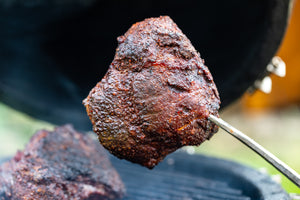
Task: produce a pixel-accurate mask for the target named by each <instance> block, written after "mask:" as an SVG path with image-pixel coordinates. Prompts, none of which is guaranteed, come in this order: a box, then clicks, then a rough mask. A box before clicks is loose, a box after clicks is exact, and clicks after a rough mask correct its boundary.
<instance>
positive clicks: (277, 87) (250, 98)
mask: <svg viewBox="0 0 300 200" xmlns="http://www.w3.org/2000/svg"><path fill="white" fill-rule="evenodd" d="M277 55H278V56H279V57H281V58H282V60H283V61H284V62H285V63H286V68H287V69H286V77H284V78H280V77H277V76H275V75H272V76H271V78H272V83H273V85H272V92H271V93H270V94H264V93H262V92H259V91H257V92H255V93H254V94H253V95H249V94H245V95H244V96H243V98H242V104H243V107H245V108H246V109H247V108H251V109H253V108H255V109H261V110H263V109H266V108H283V107H286V106H289V105H295V104H296V105H299V104H300V1H299V0H298V1H296V2H295V4H294V8H293V12H292V16H291V20H290V24H289V26H288V29H287V32H286V35H285V37H284V39H283V43H282V45H281V47H280V49H279V51H278V53H277Z"/></svg>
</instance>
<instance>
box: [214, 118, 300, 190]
mask: <svg viewBox="0 0 300 200" xmlns="http://www.w3.org/2000/svg"><path fill="white" fill-rule="evenodd" d="M208 119H209V120H210V121H211V122H213V123H215V124H216V125H218V126H219V127H221V128H222V129H223V130H225V131H226V132H228V133H229V134H230V135H232V136H233V137H235V138H237V139H238V140H240V141H241V142H242V143H244V144H245V145H246V146H248V147H250V148H251V149H252V150H254V151H255V152H256V153H258V154H259V155H260V156H261V157H262V158H264V159H265V160H266V161H267V162H269V163H270V164H271V165H273V166H274V167H275V168H276V169H278V170H279V171H280V172H281V173H282V174H283V175H285V176H286V177H287V178H288V179H290V180H291V181H292V182H293V183H295V184H296V185H297V186H298V187H299V188H300V175H299V174H298V173H297V172H296V171H295V170H293V169H292V168H290V167H289V166H288V165H286V164H285V163H284V162H282V161H281V160H279V159H278V158H277V157H276V156H274V155H273V154H272V153H270V152H269V151H268V150H266V149H265V148H264V147H262V146H261V145H259V144H258V143H256V142H255V141H254V140H252V139H251V138H250V137H248V136H247V135H245V134H244V133H242V132H241V131H239V130H237V129H236V128H234V127H233V126H231V125H230V124H228V123H227V122H225V121H224V120H222V119H221V118H218V117H216V116H213V115H210V116H209V117H208Z"/></svg>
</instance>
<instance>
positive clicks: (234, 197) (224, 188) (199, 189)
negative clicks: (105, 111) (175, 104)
mask: <svg viewBox="0 0 300 200" xmlns="http://www.w3.org/2000/svg"><path fill="white" fill-rule="evenodd" d="M111 160H112V163H113V165H114V166H115V167H116V169H117V171H118V172H119V174H120V175H121V177H122V180H123V181H124V183H125V185H126V188H127V196H126V197H125V198H124V199H123V200H144V199H145V200H146V199H147V200H225V199H227V200H267V199H268V200H271V199H272V200H290V197H289V195H288V194H287V193H286V192H285V191H284V190H283V189H282V188H281V186H280V185H279V184H277V183H275V182H274V181H272V180H271V178H270V176H268V175H266V174H263V173H261V172H259V171H256V170H254V169H252V168H249V167H247V166H244V165H241V164H238V163H235V162H232V161H227V160H223V159H217V158H212V157H207V156H203V155H188V154H187V153H185V152H176V153H173V154H171V155H169V156H168V157H167V158H166V159H165V160H164V161H163V162H162V163H161V164H159V165H158V166H157V167H155V168H154V169H152V170H149V169H147V168H144V167H141V166H139V165H136V164H132V163H129V162H127V161H124V160H123V161H122V160H119V159H117V158H114V157H112V158H111Z"/></svg>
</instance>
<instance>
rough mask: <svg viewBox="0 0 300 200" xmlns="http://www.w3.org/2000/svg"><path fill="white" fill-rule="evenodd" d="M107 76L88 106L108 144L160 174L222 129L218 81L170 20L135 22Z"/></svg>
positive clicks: (121, 40)
mask: <svg viewBox="0 0 300 200" xmlns="http://www.w3.org/2000/svg"><path fill="white" fill-rule="evenodd" d="M117 40H118V47H117V49H116V54H115V57H114V60H113V61H112V63H111V65H110V67H109V69H108V71H107V73H106V75H105V76H104V77H103V79H102V80H101V81H100V82H99V83H98V84H97V85H96V86H95V87H94V88H93V89H92V90H91V91H90V93H89V95H88V97H87V98H86V99H85V100H84V105H85V106H86V110H87V113H88V115H89V117H90V119H91V122H92V124H93V130H94V132H96V133H97V134H98V138H99V141H100V142H101V144H102V145H103V146H104V147H105V148H106V149H108V150H109V151H110V152H111V153H112V154H114V155H115V156H117V157H119V158H121V159H127V160H129V161H132V162H135V163H139V164H141V165H143V166H146V167H148V168H153V167H154V166H155V165H156V164H157V163H158V162H160V161H161V160H162V159H163V158H164V157H165V156H166V155H168V154H169V153H171V152H174V151H175V150H177V149H178V148H180V147H182V146H185V145H200V144H201V143H202V142H203V141H205V140H206V139H209V138H210V137H211V136H212V135H213V134H214V133H215V132H216V131H217V129H218V127H217V126H216V125H215V124H213V123H211V122H210V121H208V119H207V117H208V116H209V115H210V114H212V115H215V116H218V110H219V105H220V98H219V94H218V91H217V88H216V86H215V84H214V82H213V78H212V75H211V74H210V72H209V70H208V68H207V67H206V66H205V65H204V61H203V60H202V59H201V58H200V54H199V53H198V52H197V51H196V50H195V48H194V47H193V46H192V44H191V42H190V41H189V39H188V38H187V37H186V36H185V35H184V34H183V33H182V31H181V30H180V29H179V28H178V27H177V25H176V24H175V23H174V22H173V21H172V19H171V18H170V17H168V16H163V17H158V18H149V19H145V20H144V21H142V22H138V23H136V24H134V25H133V26H132V27H131V28H130V29H129V30H128V31H127V32H126V33H125V35H124V36H120V37H118V39H117Z"/></svg>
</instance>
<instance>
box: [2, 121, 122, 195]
mask: <svg viewBox="0 0 300 200" xmlns="http://www.w3.org/2000/svg"><path fill="white" fill-rule="evenodd" d="M124 191H125V188H124V185H123V183H122V181H121V179H120V177H119V175H118V173H117V172H116V170H115V169H114V168H113V167H112V165H111V163H110V161H109V160H108V158H107V155H106V153H105V150H104V148H103V147H101V146H100V145H99V144H97V142H96V141H94V140H93V139H91V138H90V137H89V136H88V135H83V134H81V133H79V132H77V131H75V130H74V129H73V128H72V127H71V126H62V127H58V128H56V129H55V130H54V131H51V132H49V131H46V130H41V131H38V132H37V133H36V134H35V135H34V136H33V137H32V138H31V140H30V142H29V143H28V144H27V145H26V148H25V150H24V151H19V152H18V153H17V154H16V155H15V157H14V158H13V159H11V160H10V161H8V162H6V163H4V164H2V165H1V166H0V200H8V199H43V200H47V199H49V200H56V199H57V200H69V199H75V200H76V199H77V200H79V199H91V200H92V199H104V200H110V199H117V198H119V197H122V196H123V195H124Z"/></svg>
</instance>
